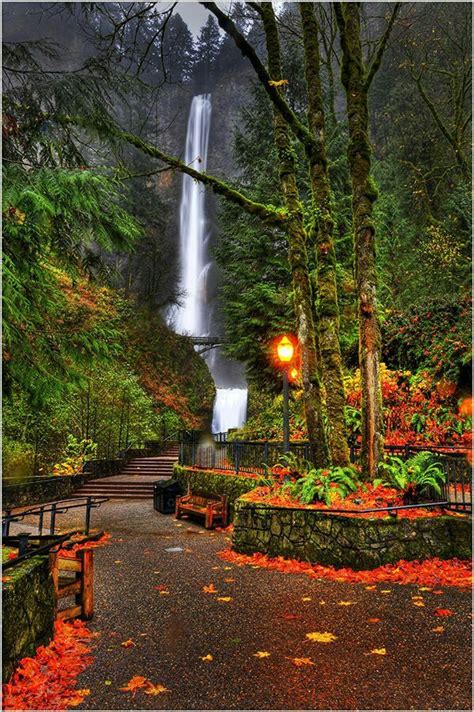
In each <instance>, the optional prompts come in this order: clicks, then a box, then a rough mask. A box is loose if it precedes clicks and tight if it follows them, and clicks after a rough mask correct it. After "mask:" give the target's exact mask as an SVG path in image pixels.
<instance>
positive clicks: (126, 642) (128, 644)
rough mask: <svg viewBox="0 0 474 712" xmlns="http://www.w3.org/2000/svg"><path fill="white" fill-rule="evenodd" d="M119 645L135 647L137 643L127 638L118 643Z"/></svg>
mask: <svg viewBox="0 0 474 712" xmlns="http://www.w3.org/2000/svg"><path fill="white" fill-rule="evenodd" d="M120 645H121V646H122V648H135V647H136V645H137V644H136V643H134V642H133V640H132V639H131V638H129V639H128V640H124V641H123V643H120Z"/></svg>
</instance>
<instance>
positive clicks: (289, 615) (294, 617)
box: [281, 613, 301, 621]
mask: <svg viewBox="0 0 474 712" xmlns="http://www.w3.org/2000/svg"><path fill="white" fill-rule="evenodd" d="M281 617H282V618H284V619H285V620H286V621H296V620H297V619H298V618H301V616H298V615H296V613H283V615H282V616H281Z"/></svg>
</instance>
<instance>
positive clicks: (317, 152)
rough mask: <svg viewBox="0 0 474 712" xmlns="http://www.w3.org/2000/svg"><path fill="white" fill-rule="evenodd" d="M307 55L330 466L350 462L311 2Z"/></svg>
mask: <svg viewBox="0 0 474 712" xmlns="http://www.w3.org/2000/svg"><path fill="white" fill-rule="evenodd" d="M299 7H300V14H301V22H302V26H303V41H304V54H305V72H306V87H307V94H308V121H309V125H310V128H311V130H312V131H313V133H314V137H315V141H314V143H313V145H312V146H311V147H308V148H307V149H306V153H307V156H308V160H309V167H310V180H311V190H312V197H313V210H314V216H313V230H314V243H315V251H316V272H317V279H316V285H317V294H316V297H317V299H316V302H317V304H316V314H317V317H318V332H319V351H320V354H321V366H322V375H323V382H324V388H325V392H326V409H327V415H328V439H329V448H330V451H331V459H332V462H333V464H334V465H340V466H342V467H344V466H346V465H348V464H349V448H348V445H347V435H346V426H345V418H344V406H345V395H344V380H343V373H342V358H341V348H340V343H339V305H338V301H337V282H336V253H335V250H334V236H333V233H334V218H333V211H332V204H331V185H330V181H329V174H328V161H327V155H326V146H325V117H324V106H323V92H322V86H321V78H320V59H319V42H318V26H317V22H316V17H315V14H314V7H313V4H312V3H300V4H299Z"/></svg>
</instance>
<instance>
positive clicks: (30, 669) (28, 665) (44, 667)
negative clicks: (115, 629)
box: [3, 620, 94, 710]
mask: <svg viewBox="0 0 474 712" xmlns="http://www.w3.org/2000/svg"><path fill="white" fill-rule="evenodd" d="M93 637H94V633H91V632H90V631H89V630H88V629H87V628H86V626H85V624H84V623H83V622H82V621H80V620H75V621H73V622H68V623H64V622H62V621H57V622H56V623H55V627H54V638H53V640H52V641H51V642H50V643H49V645H47V646H44V645H41V646H40V647H39V648H38V649H37V651H36V655H35V656H34V657H32V658H23V659H22V660H20V663H19V665H18V668H17V669H16V671H15V672H14V673H13V675H12V677H11V679H10V681H9V682H8V683H7V684H6V685H4V686H3V709H5V710H61V709H66V708H69V707H77V706H78V705H80V704H81V703H82V701H83V699H84V697H86V696H87V695H88V694H89V690H77V689H75V685H76V680H77V676H78V675H79V673H81V672H82V671H83V670H84V669H85V668H86V667H87V666H88V665H90V664H91V662H92V658H91V655H90V647H89V642H90V639H91V638H93Z"/></svg>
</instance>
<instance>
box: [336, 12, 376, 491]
mask: <svg viewBox="0 0 474 712" xmlns="http://www.w3.org/2000/svg"><path fill="white" fill-rule="evenodd" d="M359 5H360V4H359V3H357V2H354V3H342V4H339V3H335V10H336V17H337V22H338V25H339V32H340V38H341V48H342V55H343V56H342V72H341V78H342V83H343V85H344V89H345V92H346V99H347V113H348V120H349V139H350V141H349V148H348V159H349V166H350V172H351V179H352V210H353V221H354V241H355V248H354V251H355V271H356V282H357V295H358V311H359V364H360V372H361V388H362V451H361V464H362V471H363V474H364V475H366V476H369V477H370V478H374V477H375V476H376V474H377V468H378V463H379V462H380V460H381V459H382V457H383V412H382V392H381V387H380V370H379V364H380V348H381V338H380V327H379V322H378V316H377V300H376V286H377V278H376V268H375V227H374V223H373V219H372V212H373V204H374V202H375V200H376V198H377V190H376V187H375V185H374V182H373V180H372V177H371V174H370V170H371V147H370V140H369V129H368V125H369V116H368V102H367V92H368V83H367V81H366V72H365V68H364V61H363V56H362V47H361V37H360V29H361V28H360V7H359Z"/></svg>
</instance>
